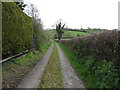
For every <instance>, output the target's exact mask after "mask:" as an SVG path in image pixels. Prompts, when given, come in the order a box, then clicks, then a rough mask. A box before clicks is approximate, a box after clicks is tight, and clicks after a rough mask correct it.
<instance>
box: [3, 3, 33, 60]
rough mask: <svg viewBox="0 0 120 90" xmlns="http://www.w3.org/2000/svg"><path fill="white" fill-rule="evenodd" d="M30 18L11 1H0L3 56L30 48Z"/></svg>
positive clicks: (31, 34) (31, 33)
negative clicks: (0, 7) (0, 6)
mask: <svg viewBox="0 0 120 90" xmlns="http://www.w3.org/2000/svg"><path fill="white" fill-rule="evenodd" d="M32 36H33V30H32V19H31V18H30V17H29V16H27V15H26V14H25V13H24V12H23V11H22V10H21V9H20V8H19V7H17V5H16V4H15V3H13V2H3V3H2V46H3V50H2V53H3V58H5V57H8V56H9V55H8V54H9V53H10V54H12V55H14V54H17V53H20V52H22V51H25V50H27V49H30V48H31V41H32Z"/></svg>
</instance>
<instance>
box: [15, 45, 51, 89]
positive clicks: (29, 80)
mask: <svg viewBox="0 0 120 90" xmlns="http://www.w3.org/2000/svg"><path fill="white" fill-rule="evenodd" d="M52 49H53V44H52V46H51V47H50V49H49V50H48V51H47V53H46V54H45V55H44V56H43V58H42V59H41V60H40V61H39V62H38V63H37V64H36V66H35V67H34V68H33V69H32V70H31V71H30V72H29V73H28V75H26V76H25V77H24V78H23V80H22V81H21V82H20V84H19V85H18V86H17V88H38V86H39V83H40V79H41V77H42V74H43V72H44V69H45V66H46V65H47V62H48V60H49V57H50V55H51V52H52Z"/></svg>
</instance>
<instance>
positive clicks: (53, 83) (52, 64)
mask: <svg viewBox="0 0 120 90" xmlns="http://www.w3.org/2000/svg"><path fill="white" fill-rule="evenodd" d="M40 87H41V88H63V87H64V86H63V79H62V73H61V67H60V60H59V55H58V50H57V46H56V45H55V44H54V48H53V52H52V55H51V56H50V59H49V62H48V65H47V66H46V69H45V72H44V75H43V77H42V80H41V84H40Z"/></svg>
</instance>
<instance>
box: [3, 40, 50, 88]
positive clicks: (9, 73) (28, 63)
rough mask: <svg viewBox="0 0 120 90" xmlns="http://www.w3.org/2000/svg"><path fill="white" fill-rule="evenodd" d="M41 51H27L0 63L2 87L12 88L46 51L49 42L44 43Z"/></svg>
mask: <svg viewBox="0 0 120 90" xmlns="http://www.w3.org/2000/svg"><path fill="white" fill-rule="evenodd" d="M44 44H45V45H43V48H42V52H39V51H34V52H29V53H27V54H26V55H25V56H22V57H20V58H17V59H12V60H11V61H9V62H7V63H5V64H3V65H2V76H3V82H2V85H3V88H13V87H16V85H17V84H18V83H19V81H20V80H21V78H22V77H23V76H24V75H25V74H27V73H28V72H29V71H30V70H31V69H32V68H33V67H34V66H35V64H36V63H37V62H38V61H39V59H40V58H41V57H42V56H43V55H44V53H45V52H46V51H47V49H48V48H49V46H50V45H51V42H48V43H44Z"/></svg>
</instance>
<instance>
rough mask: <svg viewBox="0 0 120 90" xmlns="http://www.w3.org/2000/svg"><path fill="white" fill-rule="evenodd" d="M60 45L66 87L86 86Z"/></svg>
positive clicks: (59, 51)
mask: <svg viewBox="0 0 120 90" xmlns="http://www.w3.org/2000/svg"><path fill="white" fill-rule="evenodd" d="M57 47H58V53H59V57H60V60H61V68H62V74H63V81H64V87H65V88H85V86H84V84H83V83H82V81H81V80H80V79H79V78H78V76H77V74H76V73H75V71H74V69H73V68H72V66H71V65H70V63H69V61H68V59H67V58H66V56H65V55H64V53H63V51H62V50H61V48H60V47H59V45H58V44H57Z"/></svg>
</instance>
